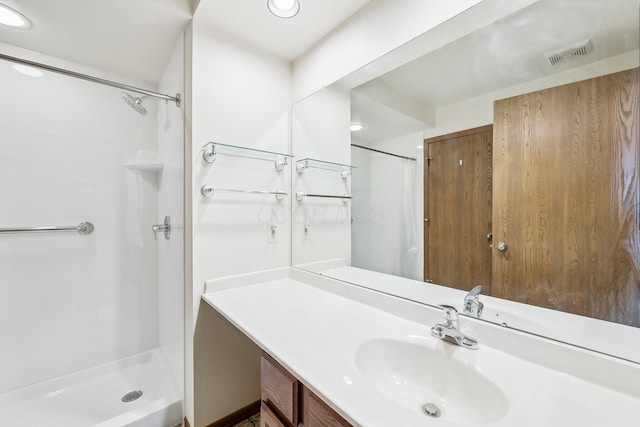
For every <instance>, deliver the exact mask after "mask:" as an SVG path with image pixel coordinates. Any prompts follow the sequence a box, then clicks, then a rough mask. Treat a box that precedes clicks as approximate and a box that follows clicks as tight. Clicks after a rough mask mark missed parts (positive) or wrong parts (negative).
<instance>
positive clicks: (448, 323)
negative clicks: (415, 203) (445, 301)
mask: <svg viewBox="0 0 640 427" xmlns="http://www.w3.org/2000/svg"><path fill="white" fill-rule="evenodd" d="M441 307H442V313H443V314H444V323H438V324H437V325H435V326H434V327H433V328H431V335H433V336H434V337H436V338H440V339H441V340H445V341H449V342H451V343H453V344H457V345H459V346H461V347H465V348H468V349H470V350H477V349H478V341H477V340H476V339H474V338H471V337H468V336H466V335H465V334H463V333H462V332H460V326H459V324H458V311H457V310H456V309H455V308H453V307H451V306H450V305H441Z"/></svg>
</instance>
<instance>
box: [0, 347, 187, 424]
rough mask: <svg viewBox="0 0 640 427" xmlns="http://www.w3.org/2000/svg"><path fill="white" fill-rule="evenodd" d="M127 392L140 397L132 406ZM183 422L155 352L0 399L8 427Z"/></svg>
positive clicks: (176, 394) (172, 387)
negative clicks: (139, 393) (127, 398)
mask: <svg viewBox="0 0 640 427" xmlns="http://www.w3.org/2000/svg"><path fill="white" fill-rule="evenodd" d="M131 390H141V391H143V394H142V395H141V396H139V398H138V399H135V400H133V401H130V402H123V401H122V397H123V395H125V394H126V393H128V392H130V391H131ZM181 421H182V400H181V397H180V394H179V392H178V390H177V388H176V386H175V385H174V382H173V380H172V378H171V376H170V373H169V371H168V369H167V368H166V364H165V363H164V360H163V356H162V354H161V353H160V351H159V350H152V351H149V352H145V353H141V354H139V355H136V356H132V357H129V358H127V359H123V360H119V361H117V362H113V363H109V364H106V365H101V366H98V367H95V368H90V369H87V370H83V371H80V372H76V373H73V374H70V375H66V376H64V377H60V378H55V379H53V380H50V381H45V382H42V383H39V384H35V385H32V386H29V387H25V388H22V389H19V390H15V391H11V392H9V393H5V394H3V395H0V423H1V424H2V425H9V426H12V427H33V426H47V427H62V426H64V427H70V426H96V427H123V426H129V427H158V426H162V427H164V426H174V425H176V424H179V423H180V422H181Z"/></svg>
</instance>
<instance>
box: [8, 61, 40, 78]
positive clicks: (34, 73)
mask: <svg viewBox="0 0 640 427" xmlns="http://www.w3.org/2000/svg"><path fill="white" fill-rule="evenodd" d="M11 68H13V69H14V70H16V71H17V72H19V73H20V74H24V75H25V76H29V77H42V76H44V73H43V72H42V71H40V70H38V69H37V68H33V67H28V66H26V65H22V64H11Z"/></svg>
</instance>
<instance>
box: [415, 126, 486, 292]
mask: <svg viewBox="0 0 640 427" xmlns="http://www.w3.org/2000/svg"><path fill="white" fill-rule="evenodd" d="M492 137H493V131H492V126H484V127H481V128H476V129H471V130H468V131H464V132H458V133H455V134H450V135H445V136H442V137H437V138H431V139H427V140H425V144H424V147H425V150H426V151H425V152H426V153H429V154H428V161H427V162H425V164H427V173H425V193H426V194H425V198H424V200H425V210H424V211H425V219H427V220H428V221H426V222H425V236H424V241H425V251H424V253H425V262H424V266H425V281H430V282H433V283H437V284H440V285H446V286H449V287H453V288H457V289H465V290H469V289H471V288H472V287H473V286H475V285H479V284H481V285H483V287H484V293H487V294H490V293H491V247H490V243H491V242H490V241H489V240H488V239H487V234H488V233H491V156H492V144H491V141H492Z"/></svg>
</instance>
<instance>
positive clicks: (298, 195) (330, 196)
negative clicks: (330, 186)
mask: <svg viewBox="0 0 640 427" xmlns="http://www.w3.org/2000/svg"><path fill="white" fill-rule="evenodd" d="M305 197H324V198H327V199H342V200H343V201H345V202H346V201H347V200H351V196H349V195H346V194H345V195H342V196H339V195H333V194H309V193H305V192H304V191H298V192H296V199H297V200H298V201H302V200H303V199H304V198H305Z"/></svg>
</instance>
